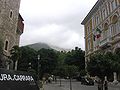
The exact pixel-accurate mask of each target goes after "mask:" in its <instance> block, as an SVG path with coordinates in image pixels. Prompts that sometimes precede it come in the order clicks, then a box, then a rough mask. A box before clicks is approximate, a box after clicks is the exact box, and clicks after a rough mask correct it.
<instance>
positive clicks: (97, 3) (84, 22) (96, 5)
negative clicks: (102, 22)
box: [81, 0, 104, 25]
mask: <svg viewBox="0 0 120 90" xmlns="http://www.w3.org/2000/svg"><path fill="white" fill-rule="evenodd" d="M103 1H104V0H98V1H97V2H96V3H95V5H94V6H93V7H92V9H91V10H90V12H89V13H88V14H87V16H86V17H85V18H84V20H83V21H82V23H81V24H82V25H85V24H86V22H87V21H88V20H89V19H90V17H91V16H92V15H93V14H94V13H95V12H96V11H97V10H98V8H99V6H101V4H102V3H103Z"/></svg>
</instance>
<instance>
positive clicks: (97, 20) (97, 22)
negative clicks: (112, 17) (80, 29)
mask: <svg viewBox="0 0 120 90" xmlns="http://www.w3.org/2000/svg"><path fill="white" fill-rule="evenodd" d="M96 24H99V17H98V16H97V17H96Z"/></svg>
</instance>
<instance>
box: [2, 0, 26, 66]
mask: <svg viewBox="0 0 120 90" xmlns="http://www.w3.org/2000/svg"><path fill="white" fill-rule="evenodd" d="M19 8H20V0H0V40H1V41H2V43H3V54H4V59H2V60H3V61H2V63H3V67H6V66H7V63H6V60H7V56H9V55H10V50H11V48H12V47H13V46H14V45H19V39H20V35H21V34H22V33H23V28H24V23H23V18H22V17H21V15H20V14H19Z"/></svg>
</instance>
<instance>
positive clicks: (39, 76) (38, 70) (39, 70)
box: [38, 55, 40, 80]
mask: <svg viewBox="0 0 120 90" xmlns="http://www.w3.org/2000/svg"><path fill="white" fill-rule="evenodd" d="M39 60H40V55H38V80H39V79H40V78H39V77H40V73H39V71H40V67H39V66H40V65H39Z"/></svg>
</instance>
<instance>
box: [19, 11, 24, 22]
mask: <svg viewBox="0 0 120 90" xmlns="http://www.w3.org/2000/svg"><path fill="white" fill-rule="evenodd" d="M19 17H20V18H21V20H22V21H24V19H23V18H22V16H21V14H20V13H19Z"/></svg>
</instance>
